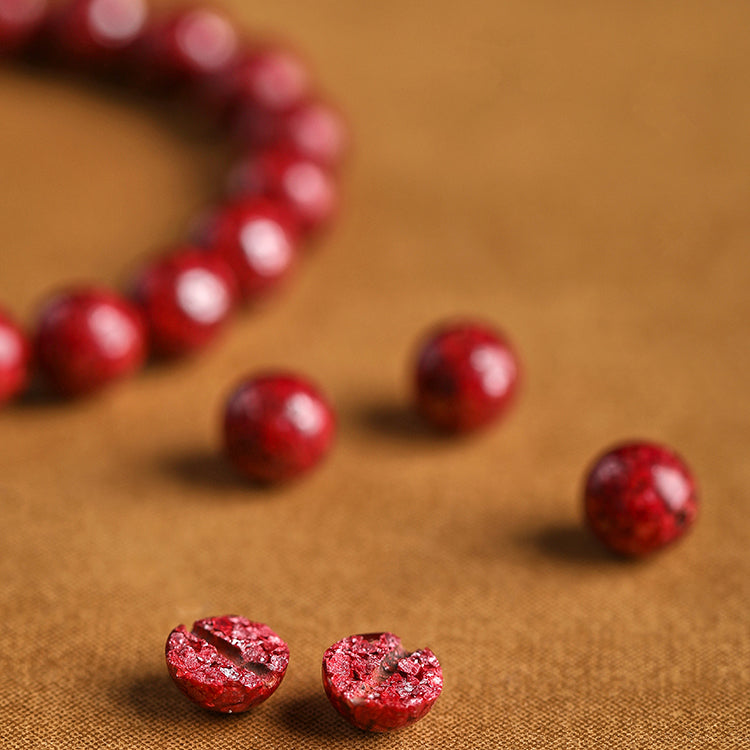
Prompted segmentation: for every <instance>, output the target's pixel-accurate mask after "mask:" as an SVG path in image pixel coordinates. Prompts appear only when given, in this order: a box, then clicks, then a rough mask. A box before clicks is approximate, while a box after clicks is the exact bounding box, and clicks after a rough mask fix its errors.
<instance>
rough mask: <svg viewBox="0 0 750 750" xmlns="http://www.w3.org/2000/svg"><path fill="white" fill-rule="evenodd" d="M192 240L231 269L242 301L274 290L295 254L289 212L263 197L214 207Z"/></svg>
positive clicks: (291, 263)
mask: <svg viewBox="0 0 750 750" xmlns="http://www.w3.org/2000/svg"><path fill="white" fill-rule="evenodd" d="M196 240H197V241H198V242H199V244H201V245H202V246H204V247H205V248H206V249H207V250H208V251H209V252H211V253H215V254H216V255H217V256H218V257H220V258H221V259H222V260H223V261H224V262H225V263H226V264H227V265H228V266H229V267H230V268H231V269H232V272H233V273H234V276H235V278H236V280H237V284H238V287H239V293H240V297H241V299H242V300H244V301H245V302H252V301H255V300H257V299H258V298H259V297H262V296H264V295H267V294H268V293H269V292H271V291H273V290H274V289H276V288H277V287H278V286H279V285H280V284H281V282H282V281H283V280H284V279H285V278H286V277H287V276H288V275H289V273H290V271H291V270H292V268H293V266H294V263H295V259H296V254H297V251H296V248H297V229H296V226H295V223H294V220H293V217H292V215H291V214H290V213H289V212H288V211H287V210H286V209H284V207H283V206H280V205H279V204H277V203H274V202H271V201H269V200H266V199H256V198H250V199H247V200H237V201H232V202H230V203H228V204H226V205H224V206H222V207H220V208H218V209H217V210H215V211H213V212H212V213H210V214H209V215H208V216H207V217H206V218H205V220H204V222H203V225H202V227H201V229H200V231H199V233H198V234H197V235H196Z"/></svg>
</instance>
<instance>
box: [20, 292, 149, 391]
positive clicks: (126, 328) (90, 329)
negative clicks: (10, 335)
mask: <svg viewBox="0 0 750 750" xmlns="http://www.w3.org/2000/svg"><path fill="white" fill-rule="evenodd" d="M35 353H36V360H37V364H38V366H39V369H40V370H41V372H42V374H43V375H45V377H46V378H47V380H48V381H49V382H50V384H51V385H52V386H53V387H54V388H55V389H56V390H58V391H59V392H61V393H63V394H66V395H71V396H74V395H83V394H87V393H91V392H93V391H96V390H99V389H100V388H102V387H103V386H105V385H107V384H109V383H111V382H113V381H115V380H119V379H121V378H124V377H126V376H128V375H131V374H133V373H134V372H136V371H137V370H138V369H139V368H140V367H141V365H142V364H143V361H144V359H145V356H146V337H145V330H144V325H143V322H142V320H141V316H140V314H139V313H138V311H137V309H136V308H135V307H134V306H133V305H131V304H130V303H129V302H128V301H127V300H125V299H124V298H122V297H121V296H120V295H118V294H116V293H115V292H111V291H109V290H107V289H102V288H78V289H72V290H69V291H65V292H62V293H60V294H58V295H56V296H54V297H53V298H52V299H51V300H49V301H48V302H47V303H46V304H45V305H44V307H43V308H42V311H41V313H40V315H39V319H38V322H37V327H36V339H35Z"/></svg>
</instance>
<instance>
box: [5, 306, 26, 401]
mask: <svg viewBox="0 0 750 750" xmlns="http://www.w3.org/2000/svg"><path fill="white" fill-rule="evenodd" d="M30 355H31V346H30V344H29V341H28V338H27V336H26V334H25V333H24V332H23V330H22V329H21V328H20V326H19V325H17V324H16V322H15V321H14V320H13V319H12V318H11V317H10V316H9V315H8V314H7V313H5V312H4V311H3V310H0V404H4V403H5V402H6V401H9V400H10V399H12V398H13V397H14V396H17V395H18V394H19V393H21V392H23V390H24V389H25V388H26V386H27V384H28V380H29V359H30Z"/></svg>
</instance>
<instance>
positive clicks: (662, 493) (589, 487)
mask: <svg viewBox="0 0 750 750" xmlns="http://www.w3.org/2000/svg"><path fill="white" fill-rule="evenodd" d="M584 505H585V512H586V520H587V523H588V525H589V527H590V528H591V530H592V531H593V532H594V534H596V536H597V537H598V538H599V539H600V540H601V541H602V542H603V543H604V544H605V545H606V546H607V547H609V548H610V549H611V550H612V551H614V552H617V553H618V554H621V555H626V556H630V557H642V556H644V555H648V554H650V553H652V552H655V551H656V550H658V549H661V548H662V547H665V546H666V545H668V544H670V543H671V542H673V541H675V540H676V539H678V538H679V537H681V536H682V535H683V534H684V533H685V532H686V531H687V530H688V528H690V526H691V525H692V523H693V522H694V520H695V517H696V515H697V511H698V498H697V493H696V490H695V480H694V479H693V476H692V474H691V472H690V469H689V468H688V467H687V465H686V464H685V462H684V461H683V460H682V459H681V458H680V457H679V456H678V455H677V454H676V453H674V451H672V450H671V449H669V448H666V447H665V446H661V445H656V444H654V443H647V442H633V443H625V444H623V445H620V446H617V447H615V448H611V449H610V450H608V451H606V452H605V453H604V454H603V455H601V456H600V457H599V458H598V459H597V460H596V462H595V463H594V465H593V466H592V468H591V469H590V471H589V474H588V476H587V479H586V486H585V490H584Z"/></svg>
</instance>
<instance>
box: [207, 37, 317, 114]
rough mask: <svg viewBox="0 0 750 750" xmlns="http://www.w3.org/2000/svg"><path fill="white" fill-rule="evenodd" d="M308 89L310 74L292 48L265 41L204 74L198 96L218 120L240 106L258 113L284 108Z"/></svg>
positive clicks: (295, 103)
mask: <svg viewBox="0 0 750 750" xmlns="http://www.w3.org/2000/svg"><path fill="white" fill-rule="evenodd" d="M309 91H310V75H309V73H308V69H307V66H306V65H305V63H304V62H303V60H302V59H301V58H300V57H298V56H297V55H296V54H295V53H294V52H292V51H291V50H288V49H285V48H283V47H276V46H270V45H266V46H263V47H258V48H253V49H250V50H246V51H245V52H243V53H241V54H240V56H239V57H238V58H237V59H236V61H235V62H234V63H233V64H232V65H231V66H229V68H228V69H227V70H225V71H223V72H221V73H217V74H215V75H213V76H209V77H208V78H206V79H205V80H204V81H203V83H202V85H201V87H200V90H199V91H198V94H199V96H200V98H201V99H202V100H203V101H204V102H205V103H206V104H207V105H208V106H210V107H211V108H212V109H213V110H214V113H215V114H216V115H217V116H218V118H219V119H220V120H225V119H226V118H227V117H230V116H231V115H232V114H233V113H235V112H236V111H237V110H238V109H240V108H248V109H254V110H256V111H257V112H259V113H278V112H284V111H286V110H288V109H290V108H291V107H293V106H295V105H297V104H299V103H300V102H301V101H302V100H303V99H304V98H305V97H306V96H307V95H308V93H309Z"/></svg>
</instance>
